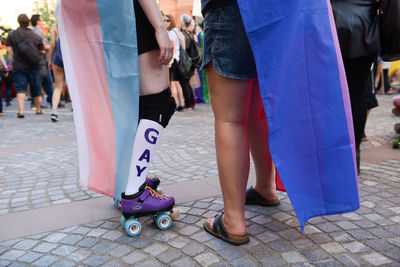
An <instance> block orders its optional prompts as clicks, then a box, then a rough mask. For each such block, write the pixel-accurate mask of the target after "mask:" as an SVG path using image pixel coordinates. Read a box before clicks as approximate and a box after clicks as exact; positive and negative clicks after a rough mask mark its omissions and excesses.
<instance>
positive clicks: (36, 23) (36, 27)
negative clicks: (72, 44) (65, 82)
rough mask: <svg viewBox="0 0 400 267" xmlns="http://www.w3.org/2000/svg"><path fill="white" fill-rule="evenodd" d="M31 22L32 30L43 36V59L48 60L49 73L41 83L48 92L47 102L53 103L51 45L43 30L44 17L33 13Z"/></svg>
mask: <svg viewBox="0 0 400 267" xmlns="http://www.w3.org/2000/svg"><path fill="white" fill-rule="evenodd" d="M31 24H32V30H33V31H34V32H36V33H37V34H38V35H39V36H40V38H42V40H43V45H44V49H45V50H46V54H45V55H43V59H44V60H45V61H46V65H45V66H46V69H47V75H46V76H44V77H41V85H42V86H43V88H44V91H45V92H46V94H47V98H46V101H47V103H51V99H52V97H53V77H52V76H51V73H50V69H49V67H48V62H49V51H50V45H49V42H48V41H47V38H46V36H45V35H44V33H43V31H42V28H44V26H43V19H42V17H41V16H40V15H39V14H35V15H32V17H31Z"/></svg>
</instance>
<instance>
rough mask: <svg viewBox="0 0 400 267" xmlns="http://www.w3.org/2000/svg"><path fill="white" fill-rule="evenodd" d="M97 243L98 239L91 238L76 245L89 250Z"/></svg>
mask: <svg viewBox="0 0 400 267" xmlns="http://www.w3.org/2000/svg"><path fill="white" fill-rule="evenodd" d="M98 242H99V240H98V239H96V238H93V237H86V238H84V239H82V240H81V241H79V242H78V243H77V244H76V245H77V246H80V247H84V248H91V247H93V246H94V245H96V244H97V243H98Z"/></svg>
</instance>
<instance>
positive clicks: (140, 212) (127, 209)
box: [121, 179, 179, 236]
mask: <svg viewBox="0 0 400 267" xmlns="http://www.w3.org/2000/svg"><path fill="white" fill-rule="evenodd" d="M149 180H150V179H149ZM147 182H148V180H147V179H146V182H145V183H144V184H143V185H142V186H141V187H140V189H139V192H138V193H136V194H134V195H130V196H126V195H125V194H124V193H122V194H121V197H122V199H121V208H122V217H121V225H122V226H123V227H124V228H125V230H126V232H127V233H128V235H130V236H137V235H139V234H140V232H141V230H142V225H141V223H140V222H139V220H138V219H139V218H140V217H143V216H148V215H152V216H153V219H154V220H155V222H156V224H157V226H158V228H160V229H161V230H166V229H168V228H170V227H171V225H172V218H176V217H177V215H176V214H175V213H177V211H173V210H172V208H173V206H174V204H175V200H174V198H173V197H170V196H164V195H161V194H159V193H157V192H156V191H154V190H153V189H152V188H151V187H149V186H148V184H147ZM178 213H179V212H178ZM178 216H179V214H178ZM171 217H172V218H171Z"/></svg>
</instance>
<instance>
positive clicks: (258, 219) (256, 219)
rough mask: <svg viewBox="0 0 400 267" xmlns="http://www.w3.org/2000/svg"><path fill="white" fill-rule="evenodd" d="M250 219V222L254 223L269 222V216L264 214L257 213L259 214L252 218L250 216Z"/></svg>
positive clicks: (262, 223)
mask: <svg viewBox="0 0 400 267" xmlns="http://www.w3.org/2000/svg"><path fill="white" fill-rule="evenodd" d="M250 220H251V221H252V222H255V223H258V224H261V225H264V224H266V223H267V222H270V221H271V218H269V217H266V216H264V215H259V216H256V217H254V218H251V219H250Z"/></svg>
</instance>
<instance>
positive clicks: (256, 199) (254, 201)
mask: <svg viewBox="0 0 400 267" xmlns="http://www.w3.org/2000/svg"><path fill="white" fill-rule="evenodd" d="M280 203H281V202H280V201H279V199H276V200H267V199H265V198H263V196H261V195H260V194H259V193H258V192H257V191H256V190H255V189H254V188H253V187H250V188H249V189H247V191H246V205H260V206H266V207H270V206H278V205H279V204H280Z"/></svg>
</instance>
